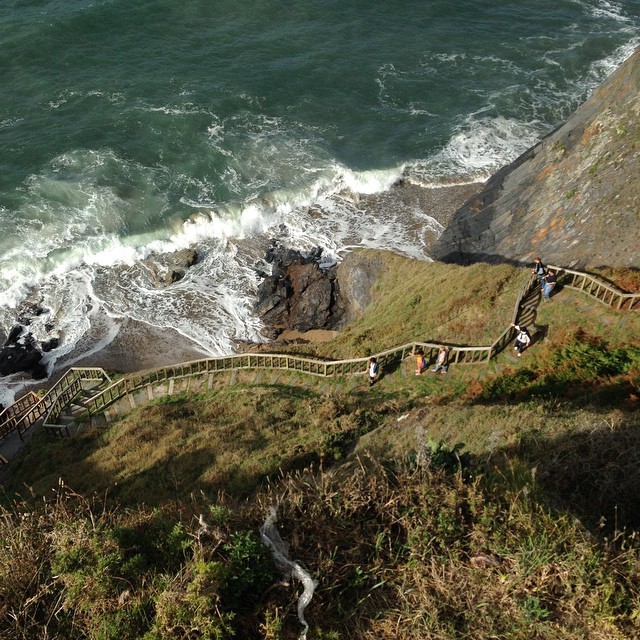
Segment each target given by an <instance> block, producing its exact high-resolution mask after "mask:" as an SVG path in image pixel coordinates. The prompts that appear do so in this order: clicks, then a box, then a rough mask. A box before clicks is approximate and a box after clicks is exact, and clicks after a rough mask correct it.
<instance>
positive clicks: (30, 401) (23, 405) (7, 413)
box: [0, 391, 41, 440]
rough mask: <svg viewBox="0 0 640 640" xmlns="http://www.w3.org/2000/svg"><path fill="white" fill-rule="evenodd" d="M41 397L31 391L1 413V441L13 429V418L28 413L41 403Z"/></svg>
mask: <svg viewBox="0 0 640 640" xmlns="http://www.w3.org/2000/svg"><path fill="white" fill-rule="evenodd" d="M40 400H41V398H40V396H38V395H36V394H35V393H33V391H30V392H29V393H27V394H25V395H24V396H22V397H21V398H19V399H18V400H16V401H15V402H14V403H13V404H10V405H9V406H8V407H7V408H6V409H3V411H2V412H1V413H0V440H2V438H4V437H5V435H7V434H9V433H10V432H11V431H12V430H13V429H11V428H10V427H9V425H10V424H11V422H10V419H11V418H16V419H17V418H19V417H20V416H21V415H22V414H23V413H24V412H25V411H28V410H29V409H30V408H31V407H33V406H34V405H35V404H37V403H38V402H40Z"/></svg>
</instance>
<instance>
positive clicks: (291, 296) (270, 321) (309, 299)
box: [255, 244, 344, 332]
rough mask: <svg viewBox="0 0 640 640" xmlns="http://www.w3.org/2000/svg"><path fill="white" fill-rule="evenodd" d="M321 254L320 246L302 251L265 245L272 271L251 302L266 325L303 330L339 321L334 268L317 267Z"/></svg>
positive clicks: (334, 325)
mask: <svg viewBox="0 0 640 640" xmlns="http://www.w3.org/2000/svg"><path fill="white" fill-rule="evenodd" d="M321 257H322V249H321V248H320V247H317V248H315V249H314V250H313V251H311V252H309V253H306V254H303V253H301V252H300V251H296V250H294V249H290V248H285V247H281V246H278V245H275V244H274V245H273V246H272V247H270V248H269V250H268V251H267V254H266V256H265V260H266V261H267V262H269V263H271V264H272V265H273V266H272V274H271V275H269V276H265V277H264V280H263V281H262V283H261V284H260V286H259V287H258V292H257V302H256V304H255V310H256V312H257V313H258V315H259V316H260V317H261V318H262V320H263V322H264V323H265V324H266V325H267V326H268V327H270V328H274V327H275V328H277V329H283V328H286V329H295V330H297V331H302V332H304V331H309V330H310V329H329V328H335V327H336V326H338V325H339V324H340V323H341V321H342V315H343V313H342V312H343V306H344V305H343V304H342V301H341V298H340V296H339V288H338V283H337V281H336V268H335V267H334V266H333V267H331V268H328V269H323V268H321V267H320V265H319V261H320V259H321ZM259 273H262V272H259Z"/></svg>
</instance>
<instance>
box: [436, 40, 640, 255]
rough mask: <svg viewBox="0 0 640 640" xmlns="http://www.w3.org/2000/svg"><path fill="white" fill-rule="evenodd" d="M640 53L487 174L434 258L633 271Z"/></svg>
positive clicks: (639, 218)
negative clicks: (539, 261) (537, 259)
mask: <svg viewBox="0 0 640 640" xmlns="http://www.w3.org/2000/svg"><path fill="white" fill-rule="evenodd" d="M639 88H640V50H637V51H636V52H635V53H634V54H633V55H632V56H631V57H630V58H628V59H627V61H626V62H625V63H624V64H623V65H622V66H621V67H620V68H619V69H618V70H617V71H616V72H615V73H614V74H612V75H611V76H610V77H609V79H608V80H607V81H606V82H605V83H604V84H603V85H602V86H601V87H600V88H598V89H597V90H596V91H595V92H594V94H593V95H592V96H591V98H590V99H589V100H588V101H587V102H585V103H584V104H583V105H582V106H581V107H580V108H579V109H578V110H577V111H576V112H575V113H574V114H573V115H572V116H571V118H569V120H568V121H567V122H566V123H565V124H564V125H563V126H561V127H560V128H558V129H557V130H556V131H554V132H553V133H551V134H550V135H548V136H547V137H546V138H544V139H543V140H542V141H541V142H540V143H539V144H537V145H536V146H534V147H533V148H531V149H529V150H528V151H527V152H526V153H524V154H523V155H522V156H520V157H519V158H518V159H517V160H516V161H514V162H513V163H512V164H511V165H508V166H507V167H504V168H503V169H502V170H500V171H499V172H497V173H496V174H495V175H494V176H492V177H491V178H490V179H489V180H488V181H487V183H486V184H485V185H484V188H483V189H482V191H480V193H478V194H477V195H476V196H474V197H472V198H471V199H470V200H468V201H467V202H466V204H465V205H464V206H463V207H461V208H460V209H459V210H458V211H457V212H456V213H455V214H454V217H453V220H452V222H451V224H450V225H449V226H448V228H447V229H446V230H445V232H444V233H443V234H442V236H441V237H440V239H439V241H438V242H437V244H436V246H435V248H434V251H433V255H434V257H435V258H437V259H440V260H444V261H447V262H461V263H469V262H473V261H477V260H480V261H487V262H502V261H505V260H507V261H515V262H526V261H530V260H531V259H532V257H533V256H535V255H542V256H543V257H544V259H545V260H546V261H548V262H556V263H560V264H562V265H566V266H576V267H583V268H584V267H587V268H588V267H597V266H620V267H640V251H639V250H638V248H639V247H640V182H639V181H638V175H639V173H640V117H639V116H640V91H639Z"/></svg>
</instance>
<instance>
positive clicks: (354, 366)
mask: <svg viewBox="0 0 640 640" xmlns="http://www.w3.org/2000/svg"><path fill="white" fill-rule="evenodd" d="M536 283H537V278H536V277H533V276H532V277H530V278H529V279H528V280H527V282H526V283H525V285H524V287H523V288H522V290H521V291H520V294H519V296H518V299H517V301H516V304H515V307H514V311H513V316H512V319H513V321H514V322H515V320H517V317H518V313H519V309H520V304H521V302H522V300H523V298H525V297H526V296H527V294H528V293H529V292H530V291H531V289H532V288H533V287H535V286H536ZM513 335H514V329H513V327H511V326H509V327H507V329H505V330H504V331H503V332H502V333H501V334H500V336H499V337H498V339H497V340H496V341H495V342H494V343H493V344H491V345H488V346H482V347H463V346H450V350H449V359H448V362H449V364H459V365H465V364H484V363H487V362H489V360H490V359H491V358H492V357H493V356H494V355H495V354H496V353H498V352H499V351H500V350H502V349H503V348H504V346H505V345H506V344H507V343H508V342H509V341H510V340H511V338H512V336H513ZM441 346H443V343H442V342H439V343H433V342H408V343H407V344H403V345H400V346H397V347H393V348H391V349H388V350H386V351H382V352H380V353H377V354H375V356H376V358H377V359H378V362H379V364H380V366H381V367H383V368H384V367H388V366H391V365H393V364H397V363H400V362H402V361H403V360H404V359H405V358H406V357H407V356H408V355H411V354H415V353H416V351H418V349H420V350H422V351H423V353H424V355H425V359H426V360H427V362H428V363H429V364H430V363H432V362H435V359H436V357H437V353H438V350H439V349H440V347H441ZM368 363H369V356H367V357H364V358H353V359H349V360H316V359H313V358H302V357H298V356H292V355H287V354H277V353H245V354H240V355H232V356H222V357H219V358H205V359H202V360H194V361H192V362H185V363H182V364H179V365H172V366H168V367H160V368H157V369H153V370H150V371H143V372H139V373H135V374H131V375H128V376H126V377H124V378H121V379H120V380H118V381H117V382H115V383H113V384H112V385H110V386H109V387H107V388H106V389H104V390H102V391H100V392H99V393H97V394H96V395H95V396H93V397H92V398H89V399H88V400H87V401H85V403H84V406H85V407H86V408H87V410H88V412H89V415H90V416H91V415H94V414H97V413H100V412H102V411H104V410H105V409H106V408H107V407H108V406H110V405H111V404H113V403H114V402H117V401H118V400H120V398H123V397H124V396H125V395H127V394H129V393H132V392H134V391H137V390H139V389H142V388H144V387H146V386H148V385H150V384H155V383H160V382H164V381H169V380H175V379H179V378H186V377H190V376H201V375H207V374H211V373H217V372H221V371H232V370H240V369H281V370H285V371H295V372H299V373H304V374H307V375H315V376H321V377H339V376H349V375H364V374H366V373H367V371H368Z"/></svg>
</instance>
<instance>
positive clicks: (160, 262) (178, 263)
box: [142, 249, 198, 287]
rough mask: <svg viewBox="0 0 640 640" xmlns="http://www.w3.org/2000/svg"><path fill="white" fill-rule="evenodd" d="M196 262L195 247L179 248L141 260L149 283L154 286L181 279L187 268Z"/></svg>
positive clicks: (165, 285) (166, 284)
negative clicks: (178, 249)
mask: <svg viewBox="0 0 640 640" xmlns="http://www.w3.org/2000/svg"><path fill="white" fill-rule="evenodd" d="M197 262H198V252H197V251H196V250H195V249H181V250H180V251H174V252H173V253H166V254H163V255H160V256H152V257H149V258H146V259H145V260H142V264H143V265H144V266H145V267H146V268H147V273H148V274H149V279H150V280H151V284H153V286H155V287H168V286H169V285H171V284H173V283H174V282H178V281H179V280H182V278H184V276H185V275H186V273H187V270H188V269H190V268H191V267H192V266H193V265H194V264H196V263H197Z"/></svg>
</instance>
